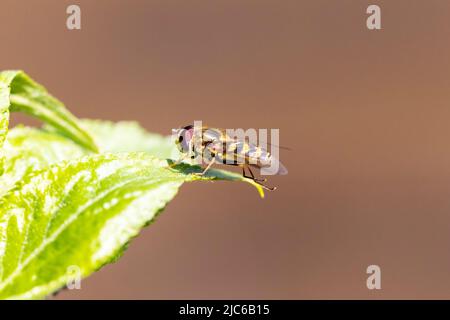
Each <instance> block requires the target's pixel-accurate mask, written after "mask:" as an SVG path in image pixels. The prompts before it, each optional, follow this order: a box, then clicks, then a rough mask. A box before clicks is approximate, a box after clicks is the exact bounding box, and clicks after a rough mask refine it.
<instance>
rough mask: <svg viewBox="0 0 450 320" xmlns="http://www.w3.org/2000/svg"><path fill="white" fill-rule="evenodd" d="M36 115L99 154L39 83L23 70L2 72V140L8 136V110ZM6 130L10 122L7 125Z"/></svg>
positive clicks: (0, 133)
mask: <svg viewBox="0 0 450 320" xmlns="http://www.w3.org/2000/svg"><path fill="white" fill-rule="evenodd" d="M8 108H9V110H10V111H20V112H24V113H27V114H29V115H31V116H34V117H36V118H38V119H40V120H42V121H44V122H45V123H47V124H49V125H51V126H53V127H55V128H57V129H58V130H59V131H60V132H61V133H62V134H64V135H65V136H66V137H68V138H70V139H71V140H73V141H75V142H76V143H78V144H80V145H81V146H83V147H85V148H87V149H89V150H91V151H94V152H97V146H96V145H95V143H94V141H93V140H92V138H91V137H90V136H89V134H88V133H87V132H86V131H85V130H83V129H82V128H81V127H80V125H79V123H78V119H77V118H75V117H74V116H73V115H72V114H71V113H70V112H69V111H68V110H67V109H66V108H65V107H64V105H63V104H62V103H61V102H60V101H59V100H57V99H55V98H54V97H52V96H51V95H50V94H49V93H48V92H47V90H45V88H44V87H42V86H41V85H39V84H37V83H36V82H35V81H33V80H32V79H31V78H30V77H28V76H27V75H26V74H25V73H24V72H22V71H4V72H1V73H0V113H1V114H2V115H1V116H0V117H1V118H0V141H1V139H2V136H3V139H4V136H5V133H4V131H5V119H6V118H7V117H8V115H7V112H8V111H7V109H8ZM6 128H7V122H6Z"/></svg>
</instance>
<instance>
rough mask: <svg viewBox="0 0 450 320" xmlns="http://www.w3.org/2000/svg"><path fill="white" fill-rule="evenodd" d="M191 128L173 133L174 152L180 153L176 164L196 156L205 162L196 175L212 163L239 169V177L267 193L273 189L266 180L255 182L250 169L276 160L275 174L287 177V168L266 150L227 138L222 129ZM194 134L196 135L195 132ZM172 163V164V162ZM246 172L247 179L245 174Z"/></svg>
mask: <svg viewBox="0 0 450 320" xmlns="http://www.w3.org/2000/svg"><path fill="white" fill-rule="evenodd" d="M194 128H196V127H194V126H193V125H188V126H185V127H183V128H180V129H178V130H175V131H174V136H175V144H176V145H177V147H178V150H179V151H180V152H181V153H182V154H183V156H182V158H181V159H180V160H179V161H177V163H180V162H182V161H183V160H184V159H186V158H191V159H195V158H197V157H198V156H199V155H200V156H201V157H202V158H201V159H202V160H203V162H205V161H204V160H207V163H208V164H207V166H206V168H205V169H204V170H203V172H202V173H200V175H203V174H205V173H206V172H207V171H208V170H209V169H210V168H211V166H212V165H213V164H214V163H217V164H224V165H233V166H240V167H241V168H242V175H243V176H244V177H245V178H248V179H252V180H253V181H254V182H256V183H258V184H259V185H261V186H262V187H263V188H265V189H267V190H274V189H275V188H270V187H267V186H265V185H264V184H263V182H265V181H267V179H258V178H256V177H255V175H254V174H253V172H252V169H251V167H254V168H258V169H261V168H268V167H271V166H272V165H273V164H274V161H277V163H276V164H277V165H278V170H277V172H276V173H274V174H277V175H285V174H287V172H288V171H287V169H286V168H285V167H284V166H283V165H282V164H281V163H280V162H279V161H278V159H276V158H275V157H273V156H272V155H271V154H270V153H269V152H268V151H267V150H265V149H263V148H262V147H260V146H258V145H255V144H252V143H249V142H247V141H246V140H245V138H244V139H237V138H234V137H230V136H229V135H228V134H227V133H226V130H224V129H217V128H209V127H205V126H201V127H199V128H198V129H197V130H194ZM197 131H198V132H197ZM175 164H176V163H175ZM246 170H247V171H248V172H249V174H250V176H248V175H247V174H246Z"/></svg>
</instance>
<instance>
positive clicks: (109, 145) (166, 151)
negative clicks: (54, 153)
mask: <svg viewBox="0 0 450 320" xmlns="http://www.w3.org/2000/svg"><path fill="white" fill-rule="evenodd" d="M81 125H82V127H83V128H85V129H86V131H87V132H89V133H90V135H91V136H92V137H93V138H94V141H95V143H96V144H97V145H98V147H99V149H100V151H101V152H113V153H117V152H138V151H145V152H148V153H149V154H151V155H153V156H155V157H157V158H160V159H173V158H176V157H178V156H179V152H178V150H177V148H176V146H175V143H174V142H173V141H172V140H171V138H170V136H169V137H167V136H162V135H159V134H155V133H149V132H147V131H146V130H145V129H143V128H142V127H141V126H140V125H139V124H138V123H137V122H134V121H120V122H110V121H101V120H88V119H83V120H82V122H81Z"/></svg>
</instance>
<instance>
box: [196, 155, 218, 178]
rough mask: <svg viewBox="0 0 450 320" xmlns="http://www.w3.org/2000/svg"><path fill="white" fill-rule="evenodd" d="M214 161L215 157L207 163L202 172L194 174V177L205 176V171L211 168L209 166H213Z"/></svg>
mask: <svg viewBox="0 0 450 320" xmlns="http://www.w3.org/2000/svg"><path fill="white" fill-rule="evenodd" d="M215 161H216V157H213V158H212V159H211V161H210V162H209V163H208V165H207V166H206V168H205V169H204V170H203V171H202V172H198V173H196V175H199V176H203V175H205V173H206V171H208V170H209V168H211V166H212V165H213V164H214V162H215Z"/></svg>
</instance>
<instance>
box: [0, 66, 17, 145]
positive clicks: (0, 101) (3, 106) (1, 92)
mask: <svg viewBox="0 0 450 320" xmlns="http://www.w3.org/2000/svg"><path fill="white" fill-rule="evenodd" d="M16 75H17V72H16V71H4V72H0V148H1V147H2V145H3V142H4V141H5V138H6V135H7V133H8V124H9V106H10V104H11V102H10V100H9V97H10V85H11V82H12V80H13V79H14V77H15V76H16Z"/></svg>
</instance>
